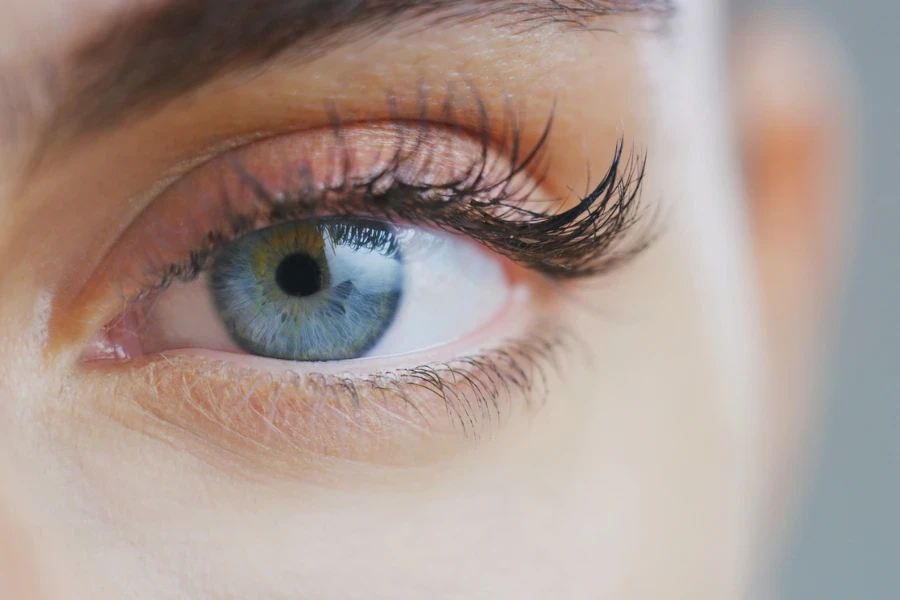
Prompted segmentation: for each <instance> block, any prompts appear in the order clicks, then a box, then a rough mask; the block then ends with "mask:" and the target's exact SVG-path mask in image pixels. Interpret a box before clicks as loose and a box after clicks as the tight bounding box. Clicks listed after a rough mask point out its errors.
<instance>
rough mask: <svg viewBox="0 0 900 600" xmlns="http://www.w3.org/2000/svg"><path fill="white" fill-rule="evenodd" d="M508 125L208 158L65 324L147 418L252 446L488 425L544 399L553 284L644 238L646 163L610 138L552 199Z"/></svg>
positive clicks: (290, 142)
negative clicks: (587, 181)
mask: <svg viewBox="0 0 900 600" xmlns="http://www.w3.org/2000/svg"><path fill="white" fill-rule="evenodd" d="M514 123H515V122H514V121H513V122H511V123H510V124H508V125H507V126H506V127H502V126H501V127H499V131H505V132H506V134H505V135H506V139H505V140H504V141H503V142H502V143H501V144H500V146H499V148H494V146H493V145H492V144H493V142H492V137H491V135H489V132H491V131H494V130H497V128H495V127H492V126H491V124H490V123H488V122H485V123H483V124H482V126H481V127H482V129H483V131H484V134H482V135H478V136H475V137H467V136H465V135H463V134H462V133H461V129H460V128H452V127H451V128H447V127H445V126H437V125H434V126H432V125H429V124H427V123H419V124H416V125H404V124H400V123H393V124H390V125H378V124H361V125H357V126H348V127H343V126H341V125H340V124H338V125H337V126H336V127H334V128H333V129H331V130H322V131H313V132H303V133H299V134H292V135H285V136H281V137H275V138H270V139H267V140H263V141H260V142H255V143H252V144H249V145H247V146H243V147H240V148H238V149H235V150H232V151H230V152H228V153H227V154H225V155H223V156H219V157H216V158H214V159H212V160H210V161H209V162H207V163H205V164H203V165H201V166H200V167H198V168H196V169H195V170H194V171H192V172H190V173H188V174H187V175H185V176H184V177H182V178H181V179H179V180H178V181H176V182H175V183H174V184H172V185H171V186H170V187H169V188H168V189H167V190H165V192H164V193H163V194H162V195H161V196H160V197H159V198H157V199H156V200H155V201H154V202H153V203H152V204H151V205H150V206H148V208H147V209H146V210H145V211H144V212H143V213H142V214H141V215H139V217H138V218H137V219H136V220H135V221H134V222H133V223H132V224H131V225H130V226H129V227H128V229H127V230H126V231H125V232H124V233H123V234H122V236H121V238H120V239H119V241H118V242H117V243H116V244H115V245H114V247H113V248H112V249H111V251H110V252H109V256H108V258H107V259H106V260H105V261H104V262H103V264H102V265H101V266H100V267H99V268H98V269H97V270H96V272H95V273H94V275H93V276H92V277H91V279H90V281H89V282H88V285H87V286H86V288H85V291H84V292H83V298H84V299H83V302H82V303H81V305H82V306H84V307H85V311H86V312H85V313H84V314H82V315H78V314H75V315H74V318H70V319H69V322H71V323H96V327H97V328H98V329H99V332H98V331H97V330H96V329H95V330H94V335H93V341H91V342H90V343H89V344H88V345H87V348H86V349H85V352H84V355H83V356H84V358H85V359H86V361H85V365H86V368H87V369H88V370H89V371H90V373H92V374H95V375H96V377H97V380H96V381H97V385H98V386H103V385H108V383H106V382H107V381H115V382H116V385H117V386H118V387H117V388H116V389H115V390H112V391H110V394H111V395H114V396H116V397H118V396H119V395H120V394H121V393H122V390H138V391H137V392H135V393H134V394H133V396H132V397H133V399H134V400H135V401H136V403H137V404H138V405H139V406H140V407H141V409H142V412H143V413H148V414H151V415H154V416H155V417H157V418H158V419H160V420H161V421H163V422H170V423H173V424H174V425H175V426H176V429H177V430H178V431H188V432H192V433H196V435H198V436H201V437H203V438H204V439H207V440H209V441H210V442H211V443H212V444H214V445H215V446H217V447H218V446H222V445H226V446H227V447H228V448H229V449H235V448H243V449H244V450H245V451H246V452H251V453H257V452H264V450H261V449H271V448H273V445H278V444H281V448H280V449H281V450H282V451H283V452H285V453H288V454H290V455H292V456H295V455H298V451H299V452H300V454H303V455H305V454H308V453H312V454H317V455H322V454H325V455H337V456H340V457H342V458H348V457H353V458H358V457H360V456H365V457H366V458H367V459H373V457H374V456H376V455H377V456H382V454H381V453H382V452H388V453H389V454H390V455H391V456H392V459H391V460H396V459H397V458H396V457H398V456H399V457H401V458H400V459H399V460H403V461H407V460H409V459H410V458H414V457H416V456H418V454H417V453H416V452H410V451H408V444H409V442H410V439H422V440H427V443H429V444H433V443H434V440H435V439H443V438H445V437H446V436H448V435H449V436H452V437H453V438H454V439H470V438H478V437H481V436H482V435H484V434H485V432H492V431H493V430H495V429H496V428H497V427H498V426H499V425H500V424H501V423H502V422H503V421H504V420H506V419H507V418H509V416H510V415H511V414H512V412H513V410H514V408H515V407H516V406H520V407H527V406H540V405H541V402H540V400H539V396H540V394H541V392H540V390H541V389H544V384H545V382H546V379H547V378H546V375H547V373H548V371H549V370H550V369H551V368H553V367H554V366H556V365H557V364H559V362H558V361H556V359H555V356H556V352H557V350H559V349H560V348H561V347H562V340H563V339H565V338H566V337H567V335H568V334H567V332H566V331H564V329H565V328H564V327H562V326H561V325H559V324H557V322H556V321H555V320H554V315H557V314H559V311H558V310H556V309H555V308H554V307H555V306H556V302H557V301H558V299H559V298H560V297H561V295H560V294H559V293H558V290H559V288H561V287H563V286H564V285H565V284H566V283H567V282H569V281H572V280H578V279H584V278H590V277H594V276H598V275H600V274H602V273H605V272H607V271H609V270H611V269H613V268H615V267H617V266H618V265H620V264H621V263H622V262H624V261H625V260H627V259H628V258H630V257H632V256H634V255H635V254H637V253H638V252H639V251H640V250H642V249H643V247H644V246H645V245H646V241H647V240H646V238H645V237H643V236H638V237H635V238H630V239H629V238H626V234H628V233H629V232H630V230H631V229H632V227H633V226H634V225H635V224H636V223H637V222H638V218H639V214H638V212H637V206H638V205H637V201H636V199H637V197H638V193H639V190H640V186H641V181H642V178H643V163H642V162H641V161H637V160H632V161H626V160H625V159H624V157H623V153H622V150H623V147H624V143H623V142H622V141H621V140H620V141H619V142H618V143H617V144H616V145H615V147H614V148H613V156H612V162H611V164H610V166H609V168H608V169H607V171H606V174H605V175H604V176H603V178H602V179H601V180H600V181H599V183H598V184H597V185H596V187H595V188H594V189H593V191H591V192H590V193H589V194H587V195H585V196H584V197H583V198H577V197H576V198H555V197H553V196H552V195H550V194H549V193H547V192H546V190H545V189H544V188H543V186H542V185H541V184H540V172H539V171H540V168H541V164H542V160H541V152H540V150H541V148H542V145H543V144H544V143H545V142H546V140H547V136H548V135H549V134H548V132H549V125H548V126H547V129H546V130H545V131H544V133H543V135H541V136H538V137H537V140H538V141H537V144H536V145H535V147H534V148H532V149H530V150H529V151H525V148H526V146H525V145H524V142H523V141H522V140H521V139H519V137H518V136H519V134H520V133H521V132H520V131H518V130H517V129H516V128H515V126H514ZM535 169H537V170H538V172H537V173H535ZM123 299H124V300H125V303H124V305H123V303H122V300H123ZM104 323H105V325H104ZM110 372H112V373H113V374H115V377H113V378H109V377H108V375H109V374H110ZM197 432H199V433H197ZM460 434H462V436H460ZM248 441H249V442H250V444H249V448H250V450H246V449H247V448H248ZM397 447H400V448H403V450H401V451H399V452H398V451H397ZM235 452H238V453H240V452H242V451H241V450H235ZM421 454H422V456H430V455H431V453H430V452H423V453H421Z"/></svg>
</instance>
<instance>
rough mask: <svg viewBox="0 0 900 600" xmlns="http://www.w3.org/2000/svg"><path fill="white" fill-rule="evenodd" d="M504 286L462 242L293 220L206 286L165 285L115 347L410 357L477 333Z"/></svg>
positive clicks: (346, 223)
mask: <svg viewBox="0 0 900 600" xmlns="http://www.w3.org/2000/svg"><path fill="white" fill-rule="evenodd" d="M507 279H508V278H507V274H506V271H505V269H504V267H503V265H502V263H501V261H500V260H498V258H497V257H491V256H489V255H488V254H487V253H486V252H484V251H482V250H479V249H478V248H477V247H476V246H475V245H474V244H473V243H472V242H471V241H467V240H465V239H463V238H461V237H460V236H456V235H451V234H448V233H445V232H437V231H427V230H423V229H421V228H416V227H403V226H397V225H392V224H389V223H384V222H379V221H375V220H370V219H360V218H350V217H337V218H322V219H307V220H301V221H291V222H287V223H281V224H278V225H273V226H270V227H266V228H263V229H259V230H256V231H253V232H251V233H248V234H247V235H245V236H243V237H241V238H239V239H236V240H235V241H233V242H231V243H229V244H228V245H226V246H225V247H224V248H222V250H221V251H220V252H218V253H217V254H216V256H215V257H214V258H213V260H212V263H211V266H210V268H209V269H208V271H207V272H206V274H205V276H203V277H200V278H198V280H197V281H194V282H191V283H187V284H175V285H172V286H170V287H169V288H168V289H167V290H165V291H164V292H162V293H161V294H160V296H159V297H158V298H156V299H155V301H154V302H153V305H152V310H150V311H148V312H147V314H146V315H144V316H141V315H135V316H134V317H132V321H133V322H137V321H140V322H142V323H143V324H144V326H143V327H141V328H139V329H138V330H137V331H128V330H125V329H119V330H118V331H114V332H112V334H111V341H112V343H113V344H116V345H118V346H119V347H120V348H124V347H129V348H130V351H129V354H130V355H132V356H134V355H136V354H147V353H150V354H152V353H158V352H164V351H167V350H174V349H184V348H203V349H209V350H221V351H228V352H236V351H244V352H247V353H250V354H254V355H258V356H263V357H269V358H276V359H282V360H289V361H340V360H349V359H356V358H360V357H373V356H390V355H397V354H405V353H410V352H414V351H417V350H422V349H425V348H429V347H434V346H439V345H442V344H446V343H449V342H452V341H454V340H456V339H459V338H461V337H464V336H465V335H467V334H468V333H471V332H472V331H476V330H477V329H478V328H479V327H480V326H481V325H482V324H483V323H484V322H485V321H487V320H488V319H489V318H490V317H491V316H493V315H494V314H496V313H497V311H499V310H500V309H501V308H502V306H503V305H504V304H505V303H506V301H507V298H508V296H509V291H510V284H509V283H508V280H507ZM129 337H130V338H131V339H130V340H129V339H128V338H129ZM120 353H121V352H120Z"/></svg>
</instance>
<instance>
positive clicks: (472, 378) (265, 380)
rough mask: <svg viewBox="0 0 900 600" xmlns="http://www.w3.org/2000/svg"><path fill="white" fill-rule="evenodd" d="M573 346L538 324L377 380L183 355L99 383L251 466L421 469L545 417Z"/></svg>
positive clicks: (112, 370)
mask: <svg viewBox="0 0 900 600" xmlns="http://www.w3.org/2000/svg"><path fill="white" fill-rule="evenodd" d="M567 339H569V334H567V333H565V332H561V331H560V330H559V329H558V328H557V326H556V325H554V324H552V323H544V322H542V323H539V324H535V325H533V326H532V327H531V328H530V329H528V330H527V332H526V333H525V334H524V335H522V336H520V337H519V338H516V339H513V340H508V341H506V342H503V343H502V344H500V345H499V346H497V347H495V348H493V349H490V350H485V351H484V352H482V353H479V354H474V355H470V356H468V357H463V358H456V359H452V360H448V361H445V362H438V363H432V364H429V365H424V366H418V367H412V368H408V369H401V370H397V371H393V372H386V373H382V374H376V375H353V374H347V373H339V372H336V373H332V374H321V373H317V374H299V373H296V372H289V371H282V372H280V373H278V372H272V371H261V370H259V369H256V368H248V367H245V366H243V365H241V364H237V363H230V362H224V361H221V360H211V359H209V358H208V357H202V356H197V355H187V354H182V355H176V356H166V355H161V356H157V357H155V358H148V359H143V360H140V361H136V362H139V363H140V364H132V365H129V366H125V365H124V364H118V365H112V366H106V367H102V368H99V369H94V370H93V375H96V376H99V377H100V378H101V379H104V378H105V379H106V381H109V379H110V378H109V377H107V376H108V375H109V374H115V375H117V376H118V377H117V378H114V379H117V380H118V381H117V383H116V390H117V394H116V402H119V403H121V402H126V401H130V402H128V404H130V405H136V406H139V407H140V410H141V412H142V413H144V414H145V415H151V416H152V417H153V418H154V419H155V420H157V421H158V422H159V423H162V424H164V425H165V426H167V427H171V428H173V429H174V430H176V431H180V432H184V433H187V434H189V435H188V437H189V438H190V439H192V440H194V441H196V440H197V439H199V440H201V441H202V442H204V443H206V444H211V445H212V446H215V447H218V448H221V449H224V450H226V451H227V452H229V453H230V454H233V455H235V456H239V457H242V458H244V459H247V460H250V461H252V462H254V463H259V464H262V465H266V466H271V465H270V461H273V460H274V461H275V464H279V465H280V464H284V463H289V464H291V465H300V466H313V465H315V464H316V463H318V462H319V461H321V460H322V459H323V458H325V459H327V458H331V459H340V460H352V461H361V462H374V463H378V464H388V465H394V466H415V465H420V464H422V462H423V461H426V462H427V461H430V460H433V459H439V458H441V457H443V456H445V451H446V452H451V453H453V452H458V450H459V443H460V441H464V440H480V439H484V438H490V437H491V436H493V434H494V433H495V432H496V431H497V429H498V428H499V427H501V426H503V425H505V424H506V423H507V422H508V421H509V420H511V419H512V418H513V416H514V415H515V414H516V413H517V411H519V410H521V409H525V408H527V407H539V406H541V405H542V400H543V397H544V395H545V393H546V387H547V377H548V375H549V374H550V371H551V369H552V367H553V366H554V365H556V364H557V363H558V361H556V360H555V358H556V357H555V355H556V353H558V352H560V351H561V350H562V349H563V348H564V347H565V340H567ZM101 385H102V383H101Z"/></svg>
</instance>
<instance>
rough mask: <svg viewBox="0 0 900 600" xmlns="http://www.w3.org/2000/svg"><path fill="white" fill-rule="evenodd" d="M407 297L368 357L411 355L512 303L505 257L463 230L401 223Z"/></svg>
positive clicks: (473, 327)
mask: <svg viewBox="0 0 900 600" xmlns="http://www.w3.org/2000/svg"><path fill="white" fill-rule="evenodd" d="M397 235H398V237H399V239H400V248H401V252H402V254H403V268H404V276H403V296H402V298H401V300H400V306H399V308H398V310H397V314H396V316H395V318H394V322H393V324H391V326H390V327H389V328H388V331H387V332H386V333H385V335H384V337H382V338H381V340H379V342H378V343H377V344H376V345H375V347H374V348H372V349H371V350H370V351H369V352H368V353H367V354H366V356H372V357H374V356H390V355H396V354H406V353H410V352H415V351H418V350H423V349H426V348H430V347H434V346H439V345H443V344H447V343H450V342H453V341H455V340H458V339H460V338H463V337H465V336H467V335H469V334H471V333H473V332H475V331H477V330H478V329H479V328H480V327H481V326H482V325H484V324H485V323H486V322H487V321H489V320H490V319H491V318H492V317H493V316H495V315H496V314H497V313H498V312H499V311H500V310H501V309H502V308H503V306H504V305H505V304H506V303H507V301H508V299H509V295H510V293H511V286H510V283H509V280H508V278H507V274H506V272H505V270H504V268H503V265H502V264H501V262H500V260H499V259H498V258H496V257H494V256H491V255H490V254H489V253H488V252H487V251H486V250H482V249H480V248H478V247H477V246H476V245H475V244H474V243H473V242H472V241H471V240H468V239H466V238H464V237H462V236H459V235H452V234H449V233H443V232H429V231H423V230H420V229H414V228H401V229H400V230H399V231H398V232H397Z"/></svg>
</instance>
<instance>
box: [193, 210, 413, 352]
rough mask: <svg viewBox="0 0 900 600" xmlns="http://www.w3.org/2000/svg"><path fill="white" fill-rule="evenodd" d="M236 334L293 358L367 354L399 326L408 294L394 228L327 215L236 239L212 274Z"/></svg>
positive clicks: (253, 346)
mask: <svg viewBox="0 0 900 600" xmlns="http://www.w3.org/2000/svg"><path fill="white" fill-rule="evenodd" d="M209 289H210V291H211V293H212V297H213V302H214V303H215V306H216V310H217V311H218V313H219V317H220V318H221V320H222V322H223V324H224V326H225V329H226V330H227V331H228V334H229V335H230V336H231V339H232V340H233V341H234V342H235V343H236V344H237V345H238V346H240V347H241V348H242V349H243V350H245V351H247V352H250V353H251V354H257V355H261V356H269V357H272V358H280V359H285V360H297V361H326V360H344V359H350V358H357V357H359V356H362V355H363V354H365V353H366V352H367V351H368V350H370V349H371V348H372V347H373V346H374V345H375V344H376V343H377V342H378V340H379V339H381V337H382V336H383V335H384V333H385V331H386V330H387V329H388V327H389V326H390V325H391V323H392V322H393V320H394V317H395V315H396V313H397V307H398V305H399V303H400V297H401V295H402V293H403V261H402V257H401V254H400V244H399V242H398V240H397V237H396V235H395V233H394V232H393V230H392V229H391V227H390V226H389V225H387V224H385V223H381V222H378V221H371V220H366V219H349V218H337V217H335V218H327V219H311V220H306V221H294V222H291V223H283V224H280V225H275V226H272V227H268V228H266V229H261V230H258V231H254V232H253V233H250V234H247V235H245V236H244V237H242V238H239V239H237V240H235V241H234V242H232V243H230V244H229V245H228V246H226V247H225V248H224V249H223V250H222V251H221V252H220V253H219V254H218V255H217V256H216V258H215V260H214V262H213V265H212V267H211V268H210V271H209Z"/></svg>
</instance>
